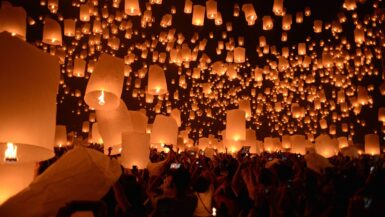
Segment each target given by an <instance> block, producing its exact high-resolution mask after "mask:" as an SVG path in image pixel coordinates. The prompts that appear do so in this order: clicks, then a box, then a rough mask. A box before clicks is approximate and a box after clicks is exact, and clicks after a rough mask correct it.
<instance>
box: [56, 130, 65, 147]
mask: <svg viewBox="0 0 385 217" xmlns="http://www.w3.org/2000/svg"><path fill="white" fill-rule="evenodd" d="M66 145H67V128H66V126H65V125H56V131H55V146H56V147H62V146H66Z"/></svg>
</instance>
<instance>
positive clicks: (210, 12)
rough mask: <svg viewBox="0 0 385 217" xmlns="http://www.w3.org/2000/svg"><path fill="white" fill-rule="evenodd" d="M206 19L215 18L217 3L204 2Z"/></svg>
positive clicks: (209, 0) (211, 0) (211, 1)
mask: <svg viewBox="0 0 385 217" xmlns="http://www.w3.org/2000/svg"><path fill="white" fill-rule="evenodd" d="M206 8H207V19H210V20H212V19H215V17H216V16H217V2H216V1H214V0H208V1H206Z"/></svg>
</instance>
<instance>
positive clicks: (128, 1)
mask: <svg viewBox="0 0 385 217" xmlns="http://www.w3.org/2000/svg"><path fill="white" fill-rule="evenodd" d="M124 12H125V13H126V14H127V15H129V16H140V15H141V13H142V12H141V11H140V6H139V0H125V1H124Z"/></svg>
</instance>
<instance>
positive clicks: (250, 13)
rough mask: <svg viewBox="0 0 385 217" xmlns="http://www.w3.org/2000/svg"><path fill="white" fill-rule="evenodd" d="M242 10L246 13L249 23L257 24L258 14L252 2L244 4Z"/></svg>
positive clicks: (250, 24)
mask: <svg viewBox="0 0 385 217" xmlns="http://www.w3.org/2000/svg"><path fill="white" fill-rule="evenodd" d="M242 11H243V12H244V13H245V19H246V21H247V25H249V26H252V25H254V24H255V21H256V20H257V14H256V13H255V10H254V6H253V4H251V3H248V4H243V5H242Z"/></svg>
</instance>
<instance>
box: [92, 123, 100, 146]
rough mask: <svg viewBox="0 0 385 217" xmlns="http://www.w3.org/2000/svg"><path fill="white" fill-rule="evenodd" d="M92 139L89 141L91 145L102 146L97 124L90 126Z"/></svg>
mask: <svg viewBox="0 0 385 217" xmlns="http://www.w3.org/2000/svg"><path fill="white" fill-rule="evenodd" d="M91 135H92V139H91V143H95V144H103V139H102V135H100V131H99V124H98V123H94V124H93V125H92V133H91Z"/></svg>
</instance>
